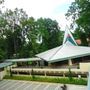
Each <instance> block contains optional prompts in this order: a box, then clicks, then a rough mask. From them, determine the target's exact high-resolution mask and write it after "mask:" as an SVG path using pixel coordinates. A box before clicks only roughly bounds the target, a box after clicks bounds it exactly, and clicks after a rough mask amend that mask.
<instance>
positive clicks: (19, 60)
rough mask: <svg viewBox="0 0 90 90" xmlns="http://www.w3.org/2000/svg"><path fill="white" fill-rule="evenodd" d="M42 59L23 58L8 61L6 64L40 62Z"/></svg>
mask: <svg viewBox="0 0 90 90" xmlns="http://www.w3.org/2000/svg"><path fill="white" fill-rule="evenodd" d="M40 60H41V59H40V58H21V59H7V60H6V62H26V61H40Z"/></svg>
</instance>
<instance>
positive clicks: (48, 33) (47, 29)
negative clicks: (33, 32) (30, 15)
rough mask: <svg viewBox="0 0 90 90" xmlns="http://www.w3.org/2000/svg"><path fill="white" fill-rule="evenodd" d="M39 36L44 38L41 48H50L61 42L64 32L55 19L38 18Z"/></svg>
mask: <svg viewBox="0 0 90 90" xmlns="http://www.w3.org/2000/svg"><path fill="white" fill-rule="evenodd" d="M37 23H38V31H39V36H40V37H41V38H42V43H41V46H40V48H43V49H42V50H48V49H51V48H54V47H56V46H58V45H60V44H61V42H62V33H61V31H60V27H59V26H58V23H57V22H56V21H55V20H51V19H50V18H44V19H43V18H40V19H38V20H37Z"/></svg>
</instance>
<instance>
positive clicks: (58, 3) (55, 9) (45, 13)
mask: <svg viewBox="0 0 90 90" xmlns="http://www.w3.org/2000/svg"><path fill="white" fill-rule="evenodd" d="M73 1H74V0H5V3H4V5H5V7H6V8H9V9H14V8H16V7H17V8H19V9H20V8H23V10H24V11H26V13H27V14H28V15H29V16H33V17H34V18H35V19H37V18H40V17H43V18H51V19H53V20H57V22H58V23H59V26H60V27H61V28H62V29H65V25H66V24H67V23H69V22H67V21H66V20H65V16H64V15H65V13H66V12H67V10H68V8H69V6H70V4H71V2H73Z"/></svg>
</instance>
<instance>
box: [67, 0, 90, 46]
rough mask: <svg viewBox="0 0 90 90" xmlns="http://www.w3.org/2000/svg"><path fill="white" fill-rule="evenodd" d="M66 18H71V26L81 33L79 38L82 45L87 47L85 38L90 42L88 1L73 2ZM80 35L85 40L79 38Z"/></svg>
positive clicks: (89, 4) (89, 7)
mask: <svg viewBox="0 0 90 90" xmlns="http://www.w3.org/2000/svg"><path fill="white" fill-rule="evenodd" d="M66 16H67V18H68V17H69V18H70V17H71V18H72V21H73V23H72V24H71V26H74V25H75V27H76V30H78V32H79V33H81V34H80V37H79V38H80V39H81V41H82V44H83V45H87V38H88V39H89V40H90V0H75V2H73V3H72V4H71V6H70V8H69V10H68V12H67V14H66ZM76 24H77V25H76ZM77 34H78V33H77ZM82 35H84V36H85V39H84V38H81V37H82ZM83 41H84V42H83Z"/></svg>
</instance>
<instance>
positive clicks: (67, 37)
mask: <svg viewBox="0 0 90 90" xmlns="http://www.w3.org/2000/svg"><path fill="white" fill-rule="evenodd" d="M67 41H69V42H71V43H72V44H73V45H75V46H77V43H76V41H75V40H74V38H73V36H72V34H71V32H70V30H69V29H67V30H66V31H65V34H64V40H63V44H65V43H66V42H67Z"/></svg>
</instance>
